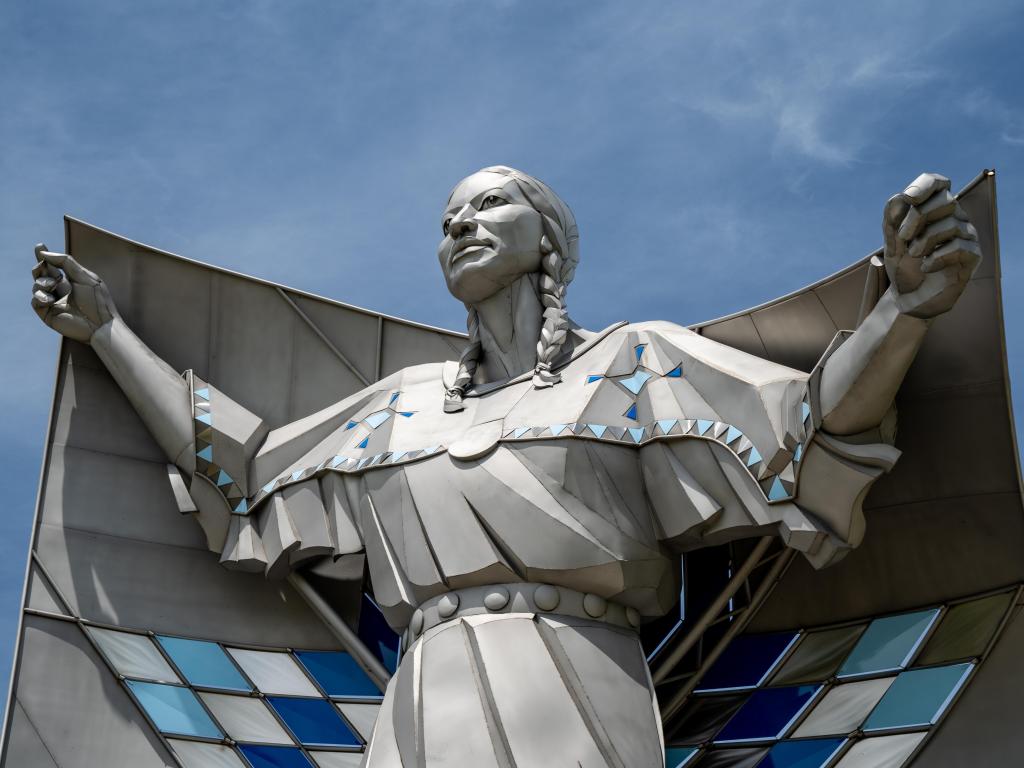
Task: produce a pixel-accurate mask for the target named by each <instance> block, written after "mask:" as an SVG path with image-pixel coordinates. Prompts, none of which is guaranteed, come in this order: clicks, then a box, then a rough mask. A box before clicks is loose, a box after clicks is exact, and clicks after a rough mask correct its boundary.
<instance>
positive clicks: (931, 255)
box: [882, 173, 981, 318]
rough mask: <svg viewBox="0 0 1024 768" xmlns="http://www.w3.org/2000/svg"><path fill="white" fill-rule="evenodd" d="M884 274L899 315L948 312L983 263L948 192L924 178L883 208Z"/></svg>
mask: <svg viewBox="0 0 1024 768" xmlns="http://www.w3.org/2000/svg"><path fill="white" fill-rule="evenodd" d="M882 230H883V232H884V233H885V271H886V272H887V273H888V275H889V281H890V282H891V283H892V286H893V289H894V290H895V293H896V302H897V306H898V307H899V309H900V311H901V312H902V313H904V314H907V315H913V316H915V317H920V318H930V317H935V316H936V315H941V314H942V313H943V312H947V311H949V310H950V309H952V307H953V305H954V304H956V301H957V299H959V298H960V294H961V293H963V290H964V288H966V287H967V281H968V280H970V279H971V275H973V274H974V270H975V269H977V267H978V264H979V263H981V247H980V246H979V245H978V233H977V231H976V230H975V229H974V227H973V226H972V225H971V223H970V221H969V220H968V218H967V214H966V213H964V210H963V208H961V207H960V204H959V203H958V202H957V200H956V198H955V197H953V195H952V194H951V193H950V191H949V179H947V178H946V177H945V176H940V175H939V174H937V173H922V174H921V175H920V176H918V177H917V178H916V179H914V181H912V182H911V183H910V186H908V187H907V188H906V189H905V190H903V192H901V193H899V194H898V195H893V197H891V198H890V199H889V202H888V203H886V206H885V215H884V217H883V222H882Z"/></svg>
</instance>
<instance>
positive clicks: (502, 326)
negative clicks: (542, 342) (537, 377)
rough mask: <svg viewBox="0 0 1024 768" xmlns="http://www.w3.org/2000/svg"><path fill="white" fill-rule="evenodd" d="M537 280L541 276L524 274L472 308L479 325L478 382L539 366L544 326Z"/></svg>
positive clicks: (496, 378)
mask: <svg viewBox="0 0 1024 768" xmlns="http://www.w3.org/2000/svg"><path fill="white" fill-rule="evenodd" d="M537 280H538V275H535V274H529V275H523V276H522V277H520V278H519V279H518V280H516V281H515V282H514V283H512V284H511V285H510V286H508V287H507V288H503V289H502V290H500V291H498V292H497V293H496V294H494V295H493V296H491V297H489V298H487V299H484V300H483V301H481V302H479V303H478V304H474V305H472V309H475V310H476V313H477V319H478V321H479V323H480V344H481V353H480V359H479V362H478V364H477V373H476V376H475V377H474V378H475V379H476V381H477V383H484V382H488V381H501V380H504V379H511V378H514V377H516V376H518V375H519V374H521V373H525V372H526V371H531V370H533V368H534V366H536V365H537V340H538V339H539V338H540V331H541V327H542V326H543V324H544V305H543V304H542V303H541V300H540V293H539V290H538V288H537Z"/></svg>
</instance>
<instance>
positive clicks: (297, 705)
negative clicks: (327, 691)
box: [267, 696, 363, 747]
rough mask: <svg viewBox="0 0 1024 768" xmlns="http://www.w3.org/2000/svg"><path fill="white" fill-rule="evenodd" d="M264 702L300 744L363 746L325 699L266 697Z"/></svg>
mask: <svg viewBox="0 0 1024 768" xmlns="http://www.w3.org/2000/svg"><path fill="white" fill-rule="evenodd" d="M267 701H268V702H269V703H270V706H272V707H273V708H274V711H275V712H277V714H278V715H279V716H280V717H281V719H282V720H284V723H285V725H287V726H288V730H290V731H291V732H292V734H293V735H294V736H295V738H296V739H297V740H298V741H299V742H301V743H302V744H313V745H317V746H330V747H361V746H363V743H362V742H361V741H360V740H359V737H358V736H356V735H355V734H354V733H352V731H351V730H350V729H349V727H348V725H346V724H345V721H344V720H342V719H341V715H339V714H338V710H337V709H335V708H334V705H333V704H331V703H330V702H329V701H325V700H324V699H298V698H291V697H284V696H268V697H267Z"/></svg>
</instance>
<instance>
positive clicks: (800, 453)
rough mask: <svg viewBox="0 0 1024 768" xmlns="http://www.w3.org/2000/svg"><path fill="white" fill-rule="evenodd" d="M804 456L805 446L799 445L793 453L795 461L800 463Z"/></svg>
mask: <svg viewBox="0 0 1024 768" xmlns="http://www.w3.org/2000/svg"><path fill="white" fill-rule="evenodd" d="M803 455H804V444H803V443H800V445H798V446H797V447H796V450H795V451H794V452H793V461H800V459H802V458H803Z"/></svg>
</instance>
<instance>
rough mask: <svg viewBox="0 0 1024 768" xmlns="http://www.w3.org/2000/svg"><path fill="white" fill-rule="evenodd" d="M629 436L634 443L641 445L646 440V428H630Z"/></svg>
mask: <svg viewBox="0 0 1024 768" xmlns="http://www.w3.org/2000/svg"><path fill="white" fill-rule="evenodd" d="M629 434H630V435H631V436H632V437H633V442H634V443H639V442H640V441H641V440H643V439H644V428H643V427H630V428H629Z"/></svg>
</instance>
